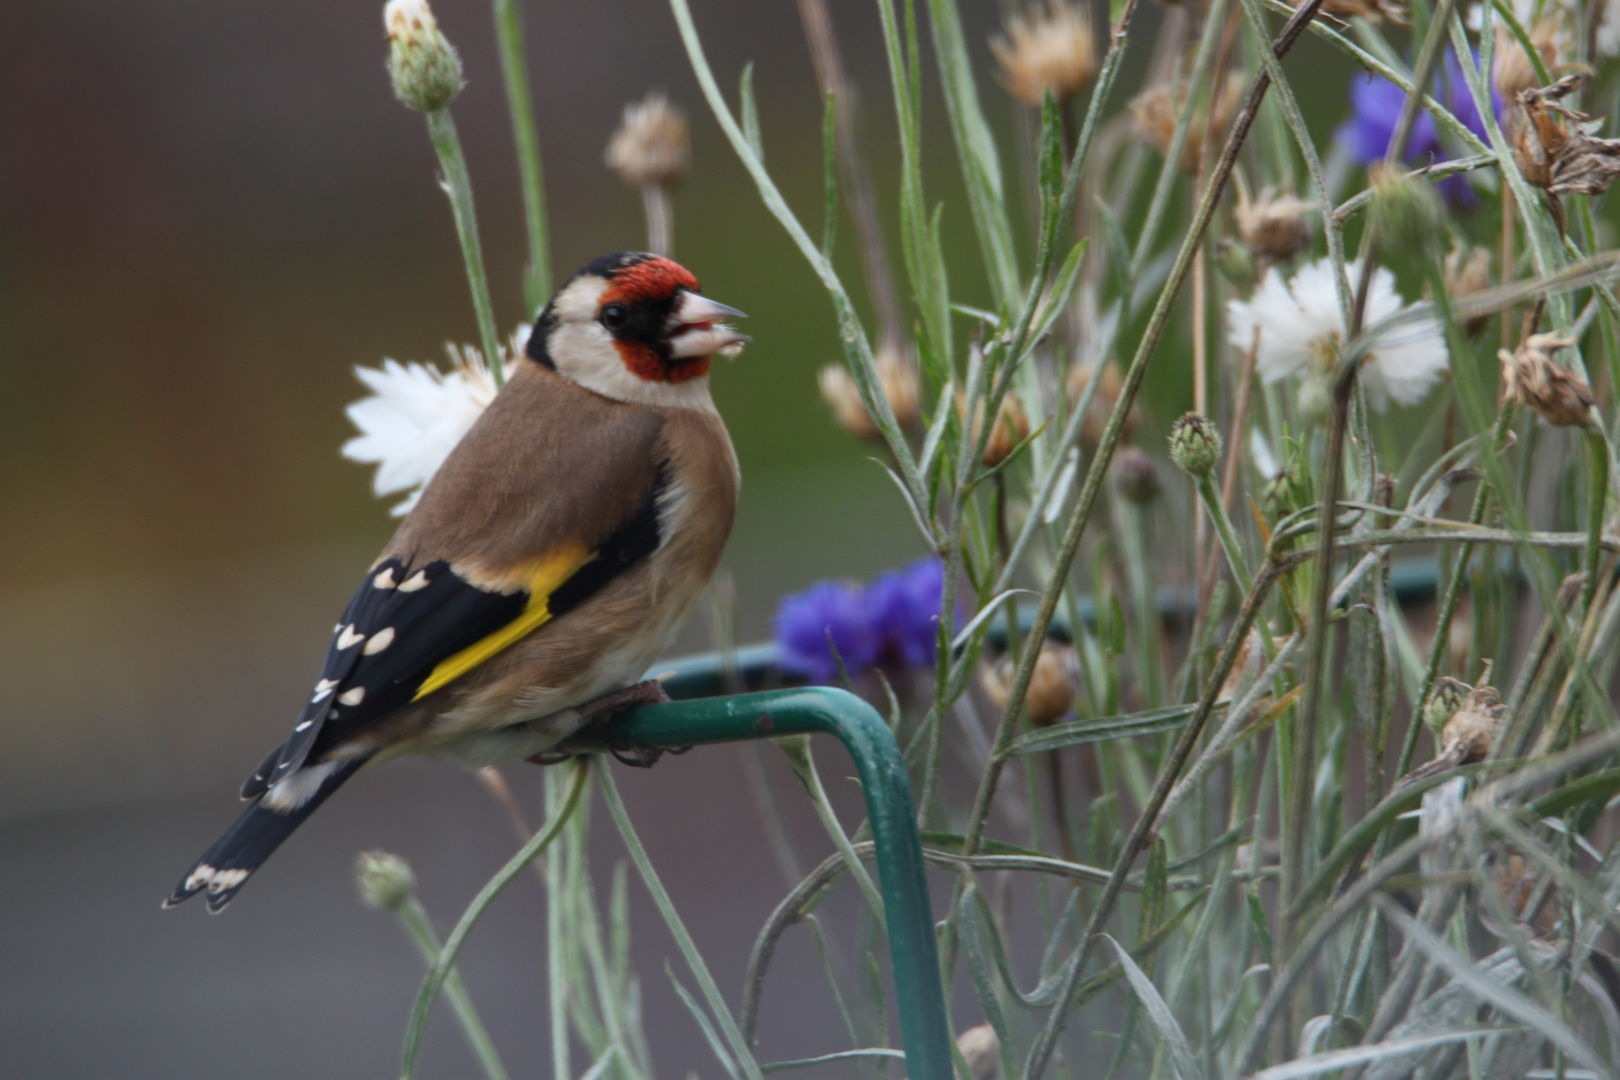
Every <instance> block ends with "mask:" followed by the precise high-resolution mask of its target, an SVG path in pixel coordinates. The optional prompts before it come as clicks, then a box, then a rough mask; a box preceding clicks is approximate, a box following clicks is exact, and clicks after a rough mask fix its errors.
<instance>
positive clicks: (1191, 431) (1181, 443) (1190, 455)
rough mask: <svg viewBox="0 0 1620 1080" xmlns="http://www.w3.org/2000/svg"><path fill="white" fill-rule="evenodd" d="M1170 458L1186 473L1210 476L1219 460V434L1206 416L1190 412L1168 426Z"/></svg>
mask: <svg viewBox="0 0 1620 1080" xmlns="http://www.w3.org/2000/svg"><path fill="white" fill-rule="evenodd" d="M1170 458H1171V460H1172V461H1174V462H1175V463H1176V464H1177V465H1178V466H1180V468H1181V470H1182V471H1183V472H1185V473H1186V474H1187V475H1189V476H1192V477H1197V478H1202V477H1205V476H1209V475H1211V474H1212V473H1214V471H1215V464H1216V462H1218V461H1220V459H1221V433H1220V432H1219V431H1217V430H1216V428H1215V425H1214V424H1213V423H1211V422H1210V421H1209V420H1208V419H1207V418H1205V417H1204V416H1201V415H1200V414H1198V413H1195V412H1190V413H1188V414H1187V415H1185V416H1183V417H1182V418H1181V419H1180V420H1177V421H1176V422H1175V424H1174V425H1172V426H1171V428H1170Z"/></svg>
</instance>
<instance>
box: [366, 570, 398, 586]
mask: <svg viewBox="0 0 1620 1080" xmlns="http://www.w3.org/2000/svg"><path fill="white" fill-rule="evenodd" d="M371 587H372V588H374V589H392V588H393V587H394V568H393V567H392V566H390V567H389V568H388V569H386V570H384V571H383V572H382V573H380V574H378V575H377V576H376V577H374V578H372V579H371Z"/></svg>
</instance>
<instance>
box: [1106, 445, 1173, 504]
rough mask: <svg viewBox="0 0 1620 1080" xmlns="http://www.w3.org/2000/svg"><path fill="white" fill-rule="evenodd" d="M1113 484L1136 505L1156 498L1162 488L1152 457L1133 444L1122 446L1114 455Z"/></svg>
mask: <svg viewBox="0 0 1620 1080" xmlns="http://www.w3.org/2000/svg"><path fill="white" fill-rule="evenodd" d="M1114 484H1115V486H1117V487H1118V488H1119V493H1120V494H1121V495H1123V496H1125V497H1126V498H1127V499H1129V500H1130V501H1131V502H1133V503H1135V504H1136V505H1138V506H1146V505H1147V504H1148V503H1150V502H1152V501H1153V500H1154V499H1156V498H1158V497H1159V492H1160V490H1161V488H1162V485H1161V484H1160V483H1159V470H1158V467H1157V466H1155V465H1154V464H1153V459H1152V458H1151V457H1149V456H1148V455H1147V454H1146V453H1144V452H1143V451H1141V450H1138V449H1137V448H1136V447H1134V446H1126V447H1123V448H1121V449H1120V451H1119V453H1117V454H1115V455H1114Z"/></svg>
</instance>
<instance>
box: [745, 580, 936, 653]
mask: <svg viewBox="0 0 1620 1080" xmlns="http://www.w3.org/2000/svg"><path fill="white" fill-rule="evenodd" d="M944 586H945V571H944V568H943V567H942V566H941V565H940V561H939V560H938V559H934V558H928V559H921V560H919V561H917V562H915V563H912V564H911V565H910V566H906V567H903V568H901V569H899V570H890V571H888V572H887V573H884V574H882V575H880V576H879V577H878V578H877V579H876V580H875V581H873V582H872V583H871V584H870V585H867V586H865V587H864V588H862V587H860V586H858V585H851V584H845V583H842V582H836V581H821V582H817V583H816V584H814V585H812V586H810V588H808V589H806V590H805V591H804V592H801V593H794V594H792V595H790V596H784V597H783V598H782V601H781V603H780V604H779V605H778V606H777V609H776V618H775V620H774V628H775V633H776V644H777V647H778V648H779V649H780V650H781V657H780V659H779V661H778V663H779V666H780V667H781V669H782V671H783V672H784V673H786V674H789V675H798V676H801V677H803V678H804V679H805V680H806V681H808V682H812V683H830V682H833V681H834V680H836V679H837V678H838V663H837V660H835V659H834V658H833V653H832V648H836V649H837V650H838V659H839V660H842V661H843V662H844V667H845V669H846V670H847V671H848V672H849V673H850V675H851V676H855V675H859V674H860V673H862V672H864V671H867V670H870V669H872V668H875V667H877V666H879V665H880V664H881V665H905V666H919V667H920V666H924V665H927V664H931V663H933V661H934V646H935V634H936V627H937V625H938V619H939V604H940V597H941V595H942V593H943V591H944ZM829 636H830V637H831V639H832V648H829V647H828V638H829Z"/></svg>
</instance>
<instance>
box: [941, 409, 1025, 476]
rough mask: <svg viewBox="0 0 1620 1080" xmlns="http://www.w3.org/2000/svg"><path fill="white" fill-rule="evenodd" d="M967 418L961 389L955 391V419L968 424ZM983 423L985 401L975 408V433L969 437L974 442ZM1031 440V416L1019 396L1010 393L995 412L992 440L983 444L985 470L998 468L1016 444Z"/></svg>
mask: <svg viewBox="0 0 1620 1080" xmlns="http://www.w3.org/2000/svg"><path fill="white" fill-rule="evenodd" d="M966 417H967V395H966V394H964V393H962V391H960V390H958V391H957V392H956V418H957V419H958V420H963V421H965V420H966ZM983 423H984V402H983V401H980V402H979V403H978V404H977V405H975V406H974V407H973V432H972V434H971V435H970V436H969V437H970V438H972V439H974V440H975V441H976V440H977V439H978V437H979V431H980V428H981V426H982V425H983ZM1028 437H1029V414H1028V413H1026V412H1025V411H1024V403H1023V402H1022V401H1020V400H1019V398H1018V395H1017V394H1011V393H1009V394H1008V395H1007V396H1006V397H1004V398H1002V399H1001V410H1000V411H999V412H997V413H996V426H995V427H993V428H991V429H990V439H989V441H988V442H986V443H985V444H984V465H985V467H986V468H995V467H996V466H997V465H1000V464H1001V463H1002V462H1003V461H1006V460H1007V457H1008V455H1009V454H1011V453H1012V452H1013V449H1014V448H1015V447H1017V445H1018V444H1019V443H1021V442H1023V441H1024V440H1025V439H1026V438H1028Z"/></svg>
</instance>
